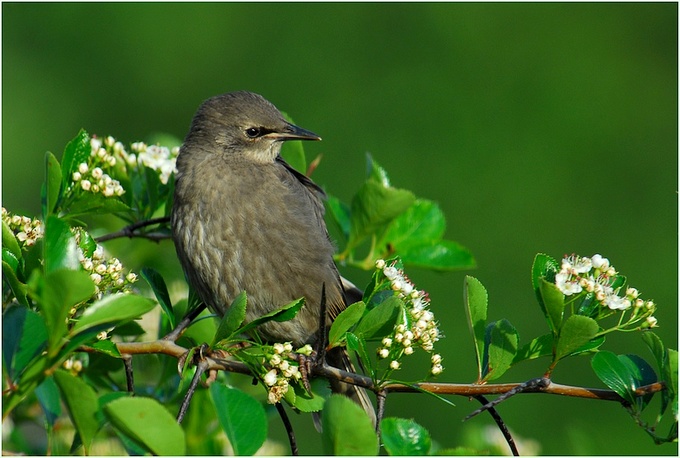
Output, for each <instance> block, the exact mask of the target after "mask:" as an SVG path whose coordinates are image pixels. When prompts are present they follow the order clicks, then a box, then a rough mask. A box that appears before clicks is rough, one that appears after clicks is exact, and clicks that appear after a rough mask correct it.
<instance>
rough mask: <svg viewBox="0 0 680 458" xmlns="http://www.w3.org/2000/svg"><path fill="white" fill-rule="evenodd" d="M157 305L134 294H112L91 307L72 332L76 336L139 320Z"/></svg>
mask: <svg viewBox="0 0 680 458" xmlns="http://www.w3.org/2000/svg"><path fill="white" fill-rule="evenodd" d="M155 306H156V304H155V303H154V301H152V300H151V299H147V298H145V297H142V296H137V295H134V294H112V295H109V296H105V297H104V298H103V299H101V300H99V301H97V302H95V303H94V304H92V305H91V306H89V307H88V308H87V309H86V310H85V312H84V313H83V315H82V316H81V317H80V319H79V320H78V322H77V323H76V324H75V325H74V326H73V329H72V330H71V336H75V335H77V334H80V333H82V332H85V331H87V330H90V329H93V328H97V329H98V328H100V327H101V326H103V325H106V326H115V325H119V324H123V323H125V322H127V321H130V320H133V319H135V318H139V317H140V316H142V315H144V314H145V313H147V312H149V311H151V310H152V309H153V308H154V307H155Z"/></svg>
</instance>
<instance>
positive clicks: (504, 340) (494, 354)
mask: <svg viewBox="0 0 680 458" xmlns="http://www.w3.org/2000/svg"><path fill="white" fill-rule="evenodd" d="M486 334H487V339H486V340H487V341H488V346H487V355H488V359H487V364H486V365H485V372H486V373H485V374H484V379H485V380H496V379H497V378H499V377H500V376H501V375H503V374H504V373H505V372H506V371H507V370H508V369H509V368H510V366H511V365H512V362H513V360H514V359H515V355H516V354H517V346H518V343H519V334H518V333H517V330H516V329H515V327H514V326H513V325H512V324H510V322H509V321H508V320H506V319H502V320H499V321H496V322H494V323H491V324H489V326H487V330H486Z"/></svg>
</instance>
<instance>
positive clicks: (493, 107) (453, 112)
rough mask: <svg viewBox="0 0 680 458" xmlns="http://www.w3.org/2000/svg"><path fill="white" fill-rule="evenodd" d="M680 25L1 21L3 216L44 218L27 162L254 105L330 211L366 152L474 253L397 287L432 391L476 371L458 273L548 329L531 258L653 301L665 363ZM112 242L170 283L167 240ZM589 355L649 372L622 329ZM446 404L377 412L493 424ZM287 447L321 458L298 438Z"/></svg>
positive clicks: (634, 10)
mask: <svg viewBox="0 0 680 458" xmlns="http://www.w3.org/2000/svg"><path fill="white" fill-rule="evenodd" d="M677 23H678V11H677V4H676V3H624V4H615V3H606V4H589V3H575V4H561V3H559V4H558V3H550V4H536V3H531V4H514V3H513V4H506V3H503V4H487V3H484V4H477V3H464V4H401V3H400V4H309V3H304V4H283V3H276V4H269V3H250V4H215V3H211V4H185V3H172V4H161V3H152V4H130V3H125V4H83V3H73V4H59V3H51V4H38V3H3V5H2V39H3V49H2V51H3V53H2V59H3V60H2V69H3V74H2V95H3V97H2V109H3V112H2V116H3V118H2V133H3V135H2V153H3V154H2V167H3V171H2V178H3V179H2V201H3V206H5V207H7V208H8V209H10V210H11V211H14V212H17V213H23V214H31V215H37V214H38V213H39V209H40V184H41V182H42V178H43V166H42V163H43V155H44V153H45V151H48V150H49V151H52V152H54V153H55V154H56V155H57V157H60V155H61V151H62V150H63V147H64V145H65V144H66V143H67V142H68V141H69V140H70V139H71V138H72V137H73V136H75V134H76V133H77V132H78V130H79V129H80V128H81V127H82V128H85V129H86V130H87V131H88V132H90V133H93V134H98V135H100V136H101V135H104V136H105V135H113V136H114V137H116V138H117V139H119V140H121V141H123V142H124V143H129V142H133V141H138V140H148V139H150V135H152V134H153V133H157V132H163V133H167V134H171V135H174V136H175V137H177V138H180V139H181V138H182V137H183V136H184V135H185V133H186V131H187V129H188V126H189V123H190V120H191V117H192V116H193V113H194V111H195V109H196V108H197V107H198V105H199V104H200V102H201V101H202V100H204V99H206V98H208V97H211V96H213V95H217V94H220V93H223V92H228V91H232V90H238V89H248V90H252V91H255V92H258V93H261V94H263V95H264V96H265V97H266V98H268V99H269V100H271V101H272V102H273V103H274V104H275V105H277V106H278V107H279V108H280V109H281V110H284V111H286V112H288V113H289V114H290V115H291V116H292V117H293V119H294V120H295V121H296V123H297V124H299V125H301V126H302V127H305V128H307V129H310V130H313V131H314V132H316V133H318V134H319V135H321V136H322V137H323V139H324V141H323V142H321V143H315V144H305V148H306V151H307V153H308V156H309V158H310V159H311V158H313V157H315V156H317V155H318V154H323V160H322V162H321V166H320V167H319V168H318V169H317V171H316V172H315V174H314V179H315V181H317V182H318V183H320V184H322V185H323V186H324V187H325V188H326V189H327V190H328V191H329V192H331V193H332V194H334V195H336V196H338V197H339V198H340V199H342V200H344V201H345V202H348V201H349V199H350V198H351V196H352V194H353V193H354V192H355V191H356V189H357V188H358V186H359V184H360V183H361V182H362V180H363V178H364V173H365V154H366V152H370V153H371V154H372V155H373V157H374V158H375V159H376V160H377V161H378V162H379V163H380V164H381V165H383V166H384V167H385V168H386V169H387V170H388V172H389V173H390V176H391V179H392V183H393V184H394V185H395V186H397V187H402V188H406V189H410V190H413V191H414V192H415V193H416V194H417V195H418V196H420V197H424V198H428V199H432V200H435V201H437V202H439V204H440V205H441V207H442V209H443V210H444V212H445V214H446V215H447V218H448V222H449V227H448V229H447V234H446V238H449V239H453V240H456V241H458V242H460V243H461V244H463V245H464V246H466V247H467V248H469V249H470V250H471V251H472V253H473V254H474V255H475V257H476V259H477V262H478V268H477V269H475V270H474V271H470V272H456V273H447V274H434V273H429V272H424V271H418V270H412V271H409V272H408V274H409V276H410V277H411V278H412V280H413V281H414V282H415V283H416V285H417V286H418V287H419V288H422V289H425V290H427V291H429V292H430V296H431V299H432V304H433V305H432V307H433V310H434V311H435V313H436V314H437V316H438V318H439V319H440V320H441V322H442V330H443V332H444V333H445V334H446V339H445V340H444V341H442V342H440V345H439V349H440V350H441V353H442V354H443V356H444V365H445V367H446V371H445V372H444V374H443V375H442V376H441V377H440V379H441V380H446V381H452V382H461V383H466V382H471V381H473V380H474V377H475V368H474V357H473V353H472V351H473V347H472V341H471V339H470V337H469V333H468V330H467V325H466V324H465V313H464V309H463V303H462V295H463V293H462V285H463V277H464V275H465V274H472V275H474V276H476V277H477V278H479V279H480V280H481V281H482V283H484V285H485V286H486V287H487V289H488V291H489V294H490V311H489V319H490V320H495V319H500V318H504V317H505V318H508V319H509V320H510V321H512V322H513V323H514V324H515V326H516V327H517V328H518V330H519V332H520V337H521V338H522V339H523V340H524V341H526V340H528V339H530V338H532V337H535V336H537V335H540V334H543V333H545V332H546V331H547V328H546V325H545V323H544V322H543V319H542V317H541V314H540V312H539V310H538V305H537V304H536V301H535V299H534V295H533V292H532V290H531V287H530V277H529V273H530V267H531V263H532V260H533V257H534V255H535V254H536V253H537V252H545V253H548V254H550V255H552V256H553V257H556V258H561V257H562V255H563V254H565V253H578V254H581V255H592V254H594V253H601V254H603V255H604V256H607V257H609V259H610V260H611V262H612V263H613V265H614V266H615V267H616V268H617V269H618V270H619V271H621V272H623V273H624V274H625V275H627V276H628V278H629V280H630V282H631V284H632V285H634V286H636V287H637V288H638V289H639V290H640V291H641V292H642V295H643V297H644V298H652V299H654V300H655V301H656V302H657V303H658V304H659V311H658V315H657V318H658V320H659V325H660V327H659V329H658V334H659V335H660V336H661V337H662V339H663V340H664V342H665V343H666V344H667V345H668V346H670V347H673V348H677V323H678V315H677V309H678V295H677V293H678V269H677V266H678V264H677V254H678V240H677V223H678V213H677V211H678V205H677V204H678V201H677V199H678V194H677V189H678V181H677V177H678V175H677V172H678V154H677V147H678V144H677V139H678V137H677V135H678V131H677V129H678V117H677V101H678V93H677V88H678V85H677V68H678V67H677V64H678V62H677V55H678V49H677V43H678V37H677V30H678V29H677ZM107 248H110V249H111V251H113V252H114V253H118V254H119V256H120V257H121V259H122V260H123V262H124V263H125V264H126V266H128V267H133V268H135V269H139V268H140V267H141V266H143V265H154V266H155V267H156V268H157V269H159V270H160V271H161V272H162V273H163V274H164V275H165V276H166V277H168V278H181V273H180V270H179V267H178V264H177V261H176V260H175V255H174V249H173V247H172V244H171V243H170V242H163V243H161V244H159V245H156V244H153V243H148V242H145V241H135V242H129V241H116V242H115V243H111V244H110V245H107ZM343 273H344V274H345V275H347V276H348V277H350V278H351V279H352V280H354V281H355V282H357V283H359V284H362V283H365V282H366V281H367V279H368V274H367V273H365V272H360V271H355V270H347V269H345V270H344V272H343ZM605 348H606V349H609V350H613V351H616V352H626V351H631V352H636V353H639V354H641V355H642V356H643V357H645V358H647V357H649V356H650V355H649V354H647V351H646V350H645V348H644V346H643V344H642V341H641V339H640V336H639V334H637V333H635V334H628V335H625V336H614V337H612V338H611V339H610V340H609V341H608V343H607V344H606V345H605ZM572 359H573V358H572ZM422 363H423V364H422V365H421V366H420V367H417V368H416V369H413V370H408V369H405V370H404V371H403V373H402V374H400V375H401V376H402V377H403V378H404V379H409V378H411V379H414V378H416V377H418V376H419V375H420V374H422V373H423V370H424V368H425V367H426V365H427V364H426V362H422ZM546 364H547V363H546V362H545V361H540V362H538V363H536V364H533V363H532V364H528V365H527V366H526V367H517V368H514V369H512V370H511V371H510V372H509V373H508V374H507V375H506V376H505V377H504V378H503V379H502V380H501V381H523V380H526V379H528V378H531V377H535V376H538V375H540V374H542V372H543V370H544V369H545V365H546ZM417 365H418V364H416V366H417ZM591 372H592V371H591V369H590V366H589V362H588V359H587V358H576V359H573V361H565V362H563V363H561V364H560V365H559V366H558V368H557V370H556V372H555V374H554V379H555V380H556V381H557V382H560V383H577V384H584V385H586V386H602V385H601V384H600V382H598V381H597V380H596V379H595V377H594V376H593V375H591ZM454 402H456V404H457V406H458V407H456V408H451V407H448V406H444V405H443V404H442V403H439V402H437V401H435V400H433V399H430V398H429V397H426V396H417V397H416V395H401V394H395V395H393V396H391V397H390V398H389V399H388V404H387V414H388V415H399V416H404V417H415V418H416V420H417V421H419V422H420V423H422V424H423V425H425V426H426V427H427V428H429V429H430V431H431V432H432V435H433V437H434V439H435V440H436V441H438V442H439V443H440V444H441V445H442V446H446V447H454V446H458V445H464V444H465V443H466V439H465V437H466V431H469V429H470V428H473V427H475V426H476V425H485V424H489V423H490V422H491V420H490V419H489V418H487V416H484V415H482V416H480V417H478V418H475V419H474V420H471V421H470V422H468V423H465V424H464V423H461V422H460V420H461V419H462V418H463V417H464V416H465V415H466V414H468V413H469V412H470V411H471V410H472V409H473V408H476V405H475V404H474V403H468V402H467V401H466V400H465V399H462V398H460V399H454ZM499 412H500V413H501V414H502V415H503V416H504V418H505V420H506V421H507V422H508V424H509V425H510V427H511V429H512V430H513V431H515V432H516V433H517V434H518V435H519V436H522V437H525V438H531V439H534V440H537V441H538V442H539V443H540V446H541V449H540V452H541V453H543V454H611V455H629V454H654V455H657V454H659V455H661V454H669V455H675V454H677V445H675V444H672V445H663V446H659V447H657V446H655V445H653V443H652V441H651V440H650V439H649V438H648V437H647V436H646V434H645V433H644V432H643V431H642V430H641V429H639V428H637V427H636V426H635V425H634V423H633V421H632V420H631V419H630V418H629V417H628V415H627V414H626V413H625V411H624V410H623V409H622V408H621V407H620V406H618V405H616V404H613V403H603V402H599V403H598V402H594V401H585V400H574V399H565V398H557V397H549V396H540V395H527V396H518V397H516V398H513V399H511V400H509V401H507V402H506V403H504V404H503V405H501V406H500V408H499ZM294 420H295V421H296V422H297V423H296V424H298V425H299V427H298V429H300V431H299V432H298V434H304V432H303V431H302V429H305V428H310V425H311V422H310V421H308V420H309V419H308V418H306V417H305V418H304V419H300V418H294ZM271 428H272V435H273V436H274V437H275V438H277V439H279V440H281V441H284V440H285V438H284V435H283V431H282V428H281V427H280V425H279V422H278V421H273V422H272V424H271ZM300 442H301V444H302V445H301V451H302V453H305V454H315V453H320V452H321V449H320V446H319V443H320V440H319V437H318V435H316V433H313V432H310V433H309V436H304V435H303V437H301V438H300Z"/></svg>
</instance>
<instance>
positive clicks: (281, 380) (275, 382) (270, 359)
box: [262, 342, 310, 404]
mask: <svg viewBox="0 0 680 458" xmlns="http://www.w3.org/2000/svg"><path fill="white" fill-rule="evenodd" d="M306 347H308V345H305V347H303V348H301V349H299V350H298V351H297V353H305V352H307V350H310V349H308V348H306ZM272 349H273V353H271V354H268V355H266V359H267V366H268V367H271V369H270V370H269V371H268V372H267V373H265V374H264V375H263V376H262V382H263V383H264V385H265V387H266V388H267V391H268V394H267V402H269V403H270V404H276V403H277V402H280V401H281V399H282V398H283V397H284V396H285V394H286V393H287V392H288V388H289V387H290V383H291V382H298V381H299V380H300V379H301V378H302V374H301V373H300V370H299V368H298V363H297V361H296V360H295V358H294V356H293V345H292V344H291V343H290V342H286V343H275V344H274V345H273V346H272Z"/></svg>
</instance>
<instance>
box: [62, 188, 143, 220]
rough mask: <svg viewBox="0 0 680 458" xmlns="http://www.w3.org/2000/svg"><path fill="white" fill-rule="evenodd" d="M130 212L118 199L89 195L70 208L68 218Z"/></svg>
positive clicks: (85, 195) (75, 202)
mask: <svg viewBox="0 0 680 458" xmlns="http://www.w3.org/2000/svg"><path fill="white" fill-rule="evenodd" d="M145 208H148V207H145ZM129 211H130V207H128V206H127V205H125V204H124V203H123V202H122V201H121V200H119V198H118V197H106V196H104V195H103V194H92V193H87V194H84V195H83V196H81V197H80V198H79V199H77V200H76V201H74V202H72V203H71V204H70V205H69V206H68V215H67V216H66V217H68V218H69V219H75V218H79V217H81V216H82V215H85V214H92V215H105V214H108V213H127V212H129ZM149 217H150V216H149Z"/></svg>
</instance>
